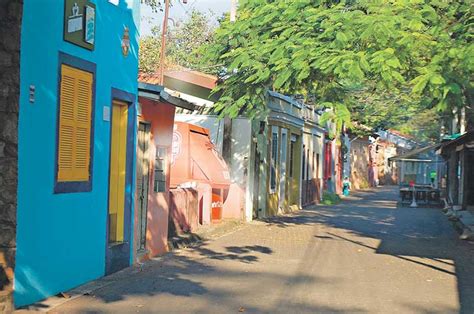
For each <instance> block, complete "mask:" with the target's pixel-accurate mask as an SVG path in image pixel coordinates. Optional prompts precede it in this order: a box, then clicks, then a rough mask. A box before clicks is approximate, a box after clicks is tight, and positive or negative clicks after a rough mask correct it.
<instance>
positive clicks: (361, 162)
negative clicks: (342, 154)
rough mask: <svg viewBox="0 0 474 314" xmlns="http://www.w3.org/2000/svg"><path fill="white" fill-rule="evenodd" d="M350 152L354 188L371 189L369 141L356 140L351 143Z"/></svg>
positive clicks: (363, 139) (365, 139) (364, 139)
mask: <svg viewBox="0 0 474 314" xmlns="http://www.w3.org/2000/svg"><path fill="white" fill-rule="evenodd" d="M350 152H351V153H350V156H351V157H350V158H351V178H350V180H351V184H352V188H353V189H355V190H358V189H366V188H368V187H369V140H368V139H367V138H358V139H355V140H354V141H352V143H351V150H350Z"/></svg>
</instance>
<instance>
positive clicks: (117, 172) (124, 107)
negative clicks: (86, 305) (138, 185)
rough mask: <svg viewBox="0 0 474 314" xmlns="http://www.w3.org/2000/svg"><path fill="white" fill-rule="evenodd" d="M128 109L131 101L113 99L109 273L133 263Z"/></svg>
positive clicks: (108, 234)
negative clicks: (129, 191)
mask: <svg viewBox="0 0 474 314" xmlns="http://www.w3.org/2000/svg"><path fill="white" fill-rule="evenodd" d="M128 111H129V108H128V103H126V102H122V101H118V100H114V101H113V102H112V118H111V139H110V178H109V211H108V221H107V223H108V225H107V242H108V243H107V260H106V274H110V273H113V272H116V271H118V270H120V269H123V268H125V267H128V266H129V264H130V226H129V225H130V211H131V204H130V202H131V200H130V199H129V197H127V195H126V193H125V187H126V185H127V184H129V183H130V182H128V181H129V178H128V176H127V147H128V145H127V144H128V141H127V137H128V136H127V135H128V131H129V128H128V116H129V115H128Z"/></svg>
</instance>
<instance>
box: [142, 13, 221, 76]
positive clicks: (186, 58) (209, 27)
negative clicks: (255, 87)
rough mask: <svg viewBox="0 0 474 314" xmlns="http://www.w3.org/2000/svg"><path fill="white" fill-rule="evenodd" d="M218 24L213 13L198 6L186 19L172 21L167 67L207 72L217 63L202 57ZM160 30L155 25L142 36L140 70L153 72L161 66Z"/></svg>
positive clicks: (168, 37)
mask: <svg viewBox="0 0 474 314" xmlns="http://www.w3.org/2000/svg"><path fill="white" fill-rule="evenodd" d="M214 32H215V24H214V23H212V22H211V15H210V14H205V13H202V12H199V11H196V10H193V11H191V12H190V14H189V17H188V18H187V19H185V20H183V21H175V22H174V23H173V22H170V24H169V27H168V32H167V41H166V55H165V56H166V57H165V68H167V69H170V68H176V67H178V68H188V69H193V70H200V71H204V72H208V70H209V69H212V68H215V64H213V63H208V62H207V61H208V59H205V58H203V51H202V50H201V49H200V48H201V47H202V46H204V45H212V43H213V41H214ZM160 50H161V30H160V28H159V27H155V28H153V29H152V33H151V35H148V36H143V37H142V38H141V39H140V50H139V61H140V71H142V72H148V73H153V72H155V71H157V70H158V68H159V66H160V55H161V53H160Z"/></svg>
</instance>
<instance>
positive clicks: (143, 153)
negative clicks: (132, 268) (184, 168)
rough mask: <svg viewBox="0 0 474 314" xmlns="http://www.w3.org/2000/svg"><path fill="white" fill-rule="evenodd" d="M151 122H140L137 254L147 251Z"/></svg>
mask: <svg viewBox="0 0 474 314" xmlns="http://www.w3.org/2000/svg"><path fill="white" fill-rule="evenodd" d="M149 148H150V124H149V123H144V122H140V123H139V125H138V151H137V198H138V202H137V205H138V208H137V210H138V225H137V229H138V230H137V241H136V243H137V246H136V251H137V254H143V253H145V252H146V228H147V216H148V191H149V187H150V153H149Z"/></svg>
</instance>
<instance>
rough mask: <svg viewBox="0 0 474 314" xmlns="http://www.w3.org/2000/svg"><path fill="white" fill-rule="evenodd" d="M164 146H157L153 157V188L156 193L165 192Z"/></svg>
mask: <svg viewBox="0 0 474 314" xmlns="http://www.w3.org/2000/svg"><path fill="white" fill-rule="evenodd" d="M165 169H166V148H165V147H157V148H156V157H155V178H154V181H155V182H154V188H153V190H154V191H155V192H156V193H161V192H166V173H165Z"/></svg>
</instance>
